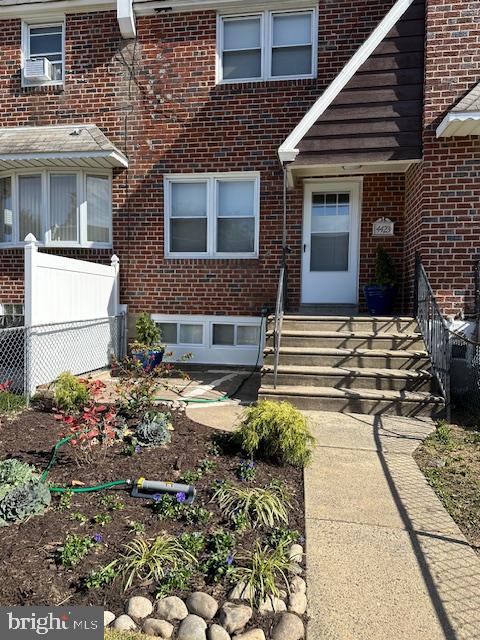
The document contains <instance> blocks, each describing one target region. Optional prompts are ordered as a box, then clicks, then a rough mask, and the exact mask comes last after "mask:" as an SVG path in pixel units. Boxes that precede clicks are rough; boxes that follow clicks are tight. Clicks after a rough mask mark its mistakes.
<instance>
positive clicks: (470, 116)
mask: <svg viewBox="0 0 480 640" xmlns="http://www.w3.org/2000/svg"><path fill="white" fill-rule="evenodd" d="M452 136H480V82H479V83H478V84H476V85H475V86H474V87H473V89H471V90H470V91H469V92H468V93H467V94H466V95H465V96H464V97H463V98H462V99H461V100H460V102H459V103H458V104H456V105H455V106H454V107H453V109H451V110H450V111H449V112H448V113H447V115H446V116H445V118H444V119H443V120H442V122H441V123H440V124H439V125H438V127H437V138H450V137H452Z"/></svg>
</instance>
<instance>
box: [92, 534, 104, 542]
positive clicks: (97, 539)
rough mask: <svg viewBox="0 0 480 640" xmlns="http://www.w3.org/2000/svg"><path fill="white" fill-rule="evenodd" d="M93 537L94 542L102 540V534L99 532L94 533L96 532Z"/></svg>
mask: <svg viewBox="0 0 480 640" xmlns="http://www.w3.org/2000/svg"><path fill="white" fill-rule="evenodd" d="M93 539H94V540H95V542H96V543H97V544H100V543H101V542H103V536H102V534H101V533H96V534H95V535H94V536H93Z"/></svg>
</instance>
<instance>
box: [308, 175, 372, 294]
mask: <svg viewBox="0 0 480 640" xmlns="http://www.w3.org/2000/svg"><path fill="white" fill-rule="evenodd" d="M360 192H361V190H360V181H335V180H328V181H319V182H306V183H305V192H304V208H303V252H302V298H301V301H302V303H304V304H322V303H326V304H335V303H337V304H356V303H357V302H358V260H359V238H360V231H359V229H360Z"/></svg>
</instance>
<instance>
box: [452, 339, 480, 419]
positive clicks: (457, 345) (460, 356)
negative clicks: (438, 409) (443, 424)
mask: <svg viewBox="0 0 480 640" xmlns="http://www.w3.org/2000/svg"><path fill="white" fill-rule="evenodd" d="M450 343H451V363H450V377H451V395H452V404H453V407H454V408H455V409H463V410H466V411H468V412H469V413H471V414H475V415H476V416H480V344H478V343H476V342H474V341H473V340H470V339H469V338H467V337H464V336H462V335H460V334H459V333H451V334H450Z"/></svg>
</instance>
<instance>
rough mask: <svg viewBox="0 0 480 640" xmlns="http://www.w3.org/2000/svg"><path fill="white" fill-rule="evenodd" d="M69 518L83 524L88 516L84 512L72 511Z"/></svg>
mask: <svg viewBox="0 0 480 640" xmlns="http://www.w3.org/2000/svg"><path fill="white" fill-rule="evenodd" d="M70 520H73V522H79V523H80V524H82V525H83V524H86V523H87V522H88V517H87V516H86V515H85V514H84V513H81V512H80V511H74V512H73V513H72V514H71V515H70Z"/></svg>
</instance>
